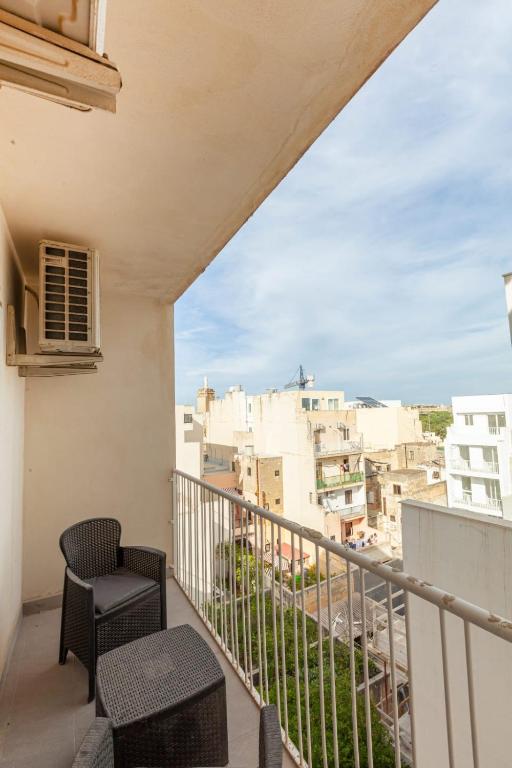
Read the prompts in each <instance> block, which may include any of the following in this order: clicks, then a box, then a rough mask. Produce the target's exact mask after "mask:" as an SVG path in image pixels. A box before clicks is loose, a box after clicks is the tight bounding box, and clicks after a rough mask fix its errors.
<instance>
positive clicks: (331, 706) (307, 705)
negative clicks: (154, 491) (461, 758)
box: [0, 472, 512, 768]
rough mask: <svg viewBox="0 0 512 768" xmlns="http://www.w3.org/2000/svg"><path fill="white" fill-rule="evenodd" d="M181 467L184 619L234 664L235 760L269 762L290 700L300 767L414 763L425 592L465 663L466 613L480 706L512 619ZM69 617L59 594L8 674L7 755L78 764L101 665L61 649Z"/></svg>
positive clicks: (25, 762) (289, 758)
mask: <svg viewBox="0 0 512 768" xmlns="http://www.w3.org/2000/svg"><path fill="white" fill-rule="evenodd" d="M174 478H175V479H174V485H173V488H174V492H173V493H174V518H173V530H174V562H175V578H171V579H169V580H168V582H167V603H168V616H169V624H170V626H174V625H178V624H182V623H189V624H191V625H192V626H193V627H194V628H195V629H197V631H199V632H200V633H201V634H202V636H203V637H204V638H205V639H206V641H207V642H208V643H209V645H210V647H212V649H213V650H214V652H215V653H216V655H217V658H218V660H219V662H220V664H221V666H222V668H223V670H224V674H225V676H226V683H227V702H228V729H229V752H230V765H239V766H250V765H256V764H257V745H258V706H259V705H261V703H263V702H267V701H272V702H274V703H276V704H277V706H278V709H279V712H280V717H281V725H282V729H283V741H284V743H285V746H286V748H287V752H286V753H285V755H284V762H283V765H284V766H285V768H291V766H292V765H300V766H304V767H306V766H310V768H320V767H321V766H322V765H328V766H329V767H330V766H335V765H340V766H341V765H344V764H346V765H348V764H352V763H351V762H350V763H347V762H346V761H347V760H349V761H351V760H352V759H353V761H354V762H353V764H354V765H358V764H359V765H360V766H361V767H362V766H367V765H370V764H372V765H373V766H374V768H384V766H386V768H387V767H388V766H390V765H401V766H407V765H414V764H415V762H414V761H415V758H414V755H415V753H416V755H417V758H416V759H420V758H421V755H418V753H417V749H418V747H417V745H416V744H415V733H416V729H417V725H418V723H417V722H416V725H415V715H414V712H415V705H414V702H415V701H417V699H418V698H420V699H421V697H422V696H424V695H425V694H426V695H427V696H431V695H432V692H431V690H430V689H429V690H428V691H423V690H422V688H421V687H418V685H417V683H416V685H415V688H414V689H412V687H411V676H412V672H413V669H414V664H415V663H416V664H417V665H419V667H421V664H422V662H421V659H420V657H418V661H416V662H415V658H416V657H415V646H414V640H413V639H414V637H415V635H414V633H411V625H410V617H409V610H410V608H411V606H412V607H413V608H414V609H415V611H416V610H417V609H418V607H423V606H426V607H427V608H428V610H430V611H435V612H436V613H437V614H438V615H439V620H438V626H439V627H440V633H441V634H440V637H441V643H440V645H439V646H435V647H433V648H432V649H431V652H432V654H436V653H437V661H438V663H439V665H440V666H441V668H442V669H443V670H444V671H445V673H447V670H448V669H450V675H452V674H455V672H454V670H455V666H453V667H451V666H448V664H449V661H448V659H449V658H451V653H454V649H453V647H452V645H451V643H452V642H453V640H454V636H455V635H452V634H451V628H452V625H453V626H454V623H459V624H460V626H463V627H464V633H462V631H460V632H457V635H456V637H457V638H458V639H457V643H458V645H457V654H456V655H457V658H458V659H459V660H460V663H461V664H464V663H465V664H466V666H467V674H468V680H469V684H468V686H467V687H464V686H463V695H464V697H465V698H464V707H465V708H467V709H468V710H469V712H474V711H475V706H476V702H477V701H478V699H477V698H476V697H477V696H478V687H477V686H478V682H479V681H478V677H475V678H473V677H472V671H471V670H472V668H473V665H474V664H476V663H477V660H478V659H479V656H478V655H477V651H478V649H479V648H480V645H479V644H478V643H479V642H480V638H481V636H482V634H483V635H485V636H488V637H490V638H491V640H492V642H493V643H497V644H498V645H499V647H500V648H501V647H502V646H506V647H507V648H510V645H509V643H510V641H511V640H512V637H511V636H510V634H511V633H510V623H509V622H507V621H505V620H504V619H501V618H500V617H499V616H496V615H491V614H489V613H488V612H487V611H485V610H483V609H481V608H478V607H477V606H475V605H472V604H470V603H467V602H465V601H464V600H462V599H460V598H457V597H455V596H454V595H453V594H446V593H444V592H443V591H442V590H439V589H437V588H436V587H433V586H431V585H429V584H426V583H425V582H423V581H421V580H420V579H415V578H413V577H411V576H408V575H407V574H405V573H403V572H401V571H400V570H399V568H398V567H397V563H393V564H392V565H393V567H390V566H386V565H381V564H379V563H378V562H375V561H374V560H372V559H371V558H369V557H368V556H366V555H363V554H361V553H359V552H356V551H353V550H346V549H345V548H344V547H342V546H341V545H339V544H336V543H335V542H331V541H329V540H327V539H325V538H322V537H321V536H320V535H319V534H317V533H316V532H315V531H311V530H309V529H305V528H302V527H300V526H298V525H297V524H295V523H292V522H290V521H287V520H286V519H283V518H282V517H279V516H277V515H273V514H272V513H271V512H268V511H267V510H264V509H260V508H258V507H255V506H254V505H252V504H249V503H247V502H245V501H243V500H241V501H238V500H237V504H236V505H235V502H234V500H233V498H232V497H230V495H229V494H227V493H225V492H223V491H221V490H219V489H216V488H214V487H213V486H210V485H208V484H207V483H204V482H201V481H199V480H197V479H193V478H191V477H190V476H185V475H184V474H183V473H179V472H175V474H174ZM185 480H186V486H185V484H184V482H182V481H185ZM190 490H192V491H193V493H190ZM240 504H241V505H242V506H243V507H244V508H246V509H247V510H248V512H249V513H250V514H251V515H252V525H253V526H254V528H255V540H254V544H253V545H251V544H249V543H248V540H247V538H245V540H244V544H243V545H242V546H240V545H239V544H237V543H236V542H235V524H236V523H240V522H242V524H243V525H248V518H249V515H244V516H243V518H244V519H243V520H242V521H240V520H236V519H235V514H236V506H240ZM426 506H427V507H428V506H429V505H426ZM430 506H432V505H430ZM422 513H423V514H425V511H424V510H422ZM441 513H442V514H443V515H444V514H445V512H442V510H441ZM457 524H458V523H457ZM457 530H458V529H457ZM199 532H201V535H198V533H199ZM278 537H280V538H281V539H284V537H288V538H289V540H290V542H291V545H290V546H291V547H292V548H294V549H296V551H297V552H298V553H299V555H301V558H300V559H301V560H302V559H303V558H302V556H303V555H305V553H306V550H311V551H312V552H314V558H315V559H316V562H317V564H318V565H319V567H317V568H316V569H314V570H310V571H307V573H311V575H310V576H308V575H307V574H306V572H305V571H301V569H300V568H299V566H298V565H297V562H296V560H295V559H293V560H292V562H291V566H290V569H291V572H290V573H288V572H286V570H285V568H284V564H283V567H281V559H280V557H279V556H278V557H274V558H270V560H269V558H268V556H267V555H266V552H265V542H266V540H267V538H268V539H269V540H270V541H271V542H272V543H273V544H275V542H276V540H277V538H278ZM283 559H284V558H283ZM340 563H342V567H340ZM414 615H415V612H414V611H413V613H412V616H414ZM490 618H492V621H490V620H489V619H490ZM59 623H60V610H59V609H58V608H54V609H53V610H47V611H43V612H40V611H38V610H33V611H32V612H31V613H30V615H26V616H25V617H24V619H23V622H22V624H21V629H20V633H19V636H18V640H17V643H16V646H15V649H14V653H13V656H12V659H11V662H10V665H9V669H8V673H7V676H6V678H5V680H4V683H3V686H2V689H1V690H0V765H1V766H2V768H4V767H5V768H11V767H12V768H18V767H19V768H32V766H34V768H35V767H36V766H37V767H38V768H50V767H51V768H64V767H65V766H69V765H71V762H72V759H73V756H74V754H75V752H76V750H77V748H78V745H79V743H80V741H81V738H82V736H83V734H84V733H85V731H86V730H87V728H88V726H89V724H90V722H91V721H92V719H93V717H94V704H93V703H91V704H86V703H85V691H86V689H87V675H86V672H85V669H84V668H83V667H82V666H81V665H80V664H79V663H78V662H77V661H76V659H74V658H70V660H69V661H68V663H67V664H66V665H65V666H64V667H61V666H59V665H58V663H57V649H58V636H59ZM447 627H448V628H450V631H448V629H447ZM416 632H418V628H416ZM471 636H473V642H475V645H474V646H472V644H471V642H470V638H471ZM461 638H465V640H464V639H461ZM477 640H478V643H477V642H476V641H477ZM507 641H508V642H507ZM496 647H498V646H496ZM448 648H450V656H448ZM472 648H473V650H472ZM454 655H455V654H454ZM489 658H490V659H492V654H487V655H486V660H489ZM463 659H465V662H464V661H462V660H463ZM416 669H417V670H418V667H416ZM494 673H495V674H497V675H498V676H500V675H501V670H500V669H498V668H495V670H494ZM449 679H450V678H449V677H448V676H447V674H445V676H444V685H445V687H446V690H445V694H446V698H445V699H444V701H446V707H447V708H448V712H447V714H446V724H445V725H446V729H447V731H448V733H449V734H450V738H453V734H451V728H453V727H454V726H453V725H451V722H452V721H451V712H450V696H449V691H450V689H449V688H448V685H449ZM451 682H452V683H453V678H452V679H451ZM447 691H448V693H447ZM452 693H453V691H452ZM457 693H458V694H460V691H458V692H457ZM439 695H440V696H442V691H440V693H439ZM296 702H300V706H299V707H297V706H296ZM413 705H414V706H413ZM452 706H453V705H452ZM470 727H471V729H472V731H471V732H470V733H469V734H468V738H467V742H468V743H470V744H471V743H473V744H474V745H475V746H474V749H475V750H476V749H478V743H479V738H480V737H482V736H484V735H485V734H483V733H482V731H481V728H480V722H479V720H478V719H477V718H476V717H471V718H470ZM443 735H444V734H439V736H440V737H441V736H443ZM477 737H478V738H477ZM493 738H494V736H493ZM439 741H441V742H443V741H444V740H443V739H442V738H439ZM347 750H348V753H349V754H348V753H347ZM369 755H371V763H370V762H369ZM423 757H424V756H423ZM358 761H359V762H358ZM417 764H418V765H423V763H417ZM440 764H442V765H445V764H446V765H448V764H449V763H448V762H442V763H440ZM453 764H454V765H457V763H453ZM465 764H468V763H465ZM475 765H478V762H477V760H476V759H475ZM480 765H481V766H484V765H487V763H485V762H482V763H480Z"/></svg>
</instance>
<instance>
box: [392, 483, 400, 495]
mask: <svg viewBox="0 0 512 768" xmlns="http://www.w3.org/2000/svg"><path fill="white" fill-rule="evenodd" d="M393 493H394V494H395V496H401V495H402V486H401V485H393Z"/></svg>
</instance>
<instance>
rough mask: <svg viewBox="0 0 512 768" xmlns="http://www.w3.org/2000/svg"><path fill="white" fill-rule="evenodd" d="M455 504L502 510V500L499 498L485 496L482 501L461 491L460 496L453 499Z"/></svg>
mask: <svg viewBox="0 0 512 768" xmlns="http://www.w3.org/2000/svg"><path fill="white" fill-rule="evenodd" d="M453 503H454V504H455V505H456V506H459V505H460V506H463V507H471V508H472V509H483V510H489V511H491V512H494V513H496V512H502V511H503V502H502V500H501V499H491V498H489V497H488V498H487V499H485V500H484V501H476V500H474V499H473V496H472V494H471V493H463V494H462V496H461V497H459V498H456V499H454V502H453Z"/></svg>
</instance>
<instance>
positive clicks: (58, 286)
mask: <svg viewBox="0 0 512 768" xmlns="http://www.w3.org/2000/svg"><path fill="white" fill-rule="evenodd" d="M39 346H40V348H41V351H42V352H68V353H76V354H83V353H95V352H99V350H100V295H99V254H98V252H97V251H95V250H92V249H91V248H85V247H83V246H80V245H69V244H67V243H58V242H52V241H50V240H42V241H41V242H40V244H39Z"/></svg>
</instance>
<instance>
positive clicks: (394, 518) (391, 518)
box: [389, 515, 396, 523]
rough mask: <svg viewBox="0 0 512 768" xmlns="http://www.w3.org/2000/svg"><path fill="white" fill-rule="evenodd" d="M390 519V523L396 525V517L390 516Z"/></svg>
mask: <svg viewBox="0 0 512 768" xmlns="http://www.w3.org/2000/svg"><path fill="white" fill-rule="evenodd" d="M389 519H390V521H391V522H392V523H396V517H395V515H390V516H389Z"/></svg>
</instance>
